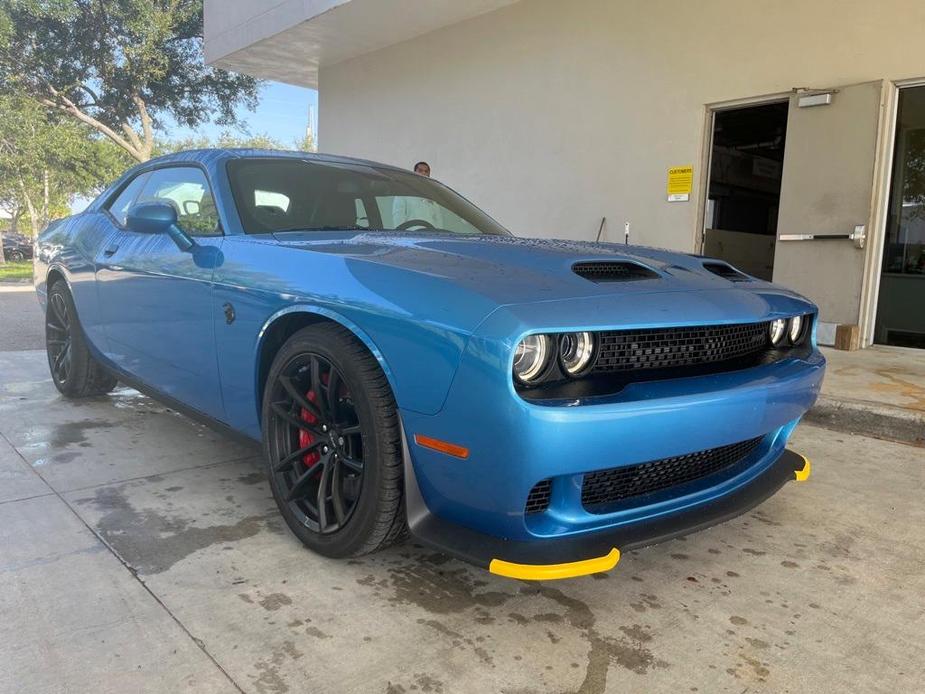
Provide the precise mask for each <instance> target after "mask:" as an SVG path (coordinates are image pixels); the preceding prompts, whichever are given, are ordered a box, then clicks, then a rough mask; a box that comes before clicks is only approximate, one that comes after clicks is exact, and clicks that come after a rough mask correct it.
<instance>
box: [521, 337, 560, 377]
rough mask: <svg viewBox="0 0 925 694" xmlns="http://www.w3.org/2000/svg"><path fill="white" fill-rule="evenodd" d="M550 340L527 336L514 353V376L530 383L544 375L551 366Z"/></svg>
mask: <svg viewBox="0 0 925 694" xmlns="http://www.w3.org/2000/svg"><path fill="white" fill-rule="evenodd" d="M551 351H552V350H551V349H550V340H549V337H547V336H546V335H527V337H525V338H524V339H523V340H521V341H520V344H519V345H517V351H516V352H514V376H516V377H517V380H519V381H521V382H523V383H530V382H531V381H535V380H536V379H537V378H539V377H540V376H542V375H543V372H544V371H545V370H546V366H547V365H548V364H549V356H550V352H551Z"/></svg>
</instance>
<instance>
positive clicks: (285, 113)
mask: <svg viewBox="0 0 925 694" xmlns="http://www.w3.org/2000/svg"><path fill="white" fill-rule="evenodd" d="M309 107H312V108H313V110H314V114H315V122H314V123H313V126H315V128H316V133H317V126H318V122H317V118H318V92H317V91H316V90H314V89H304V88H302V87H293V86H292V85H289V84H282V83H281V82H265V83H264V85H263V88H262V89H261V91H260V103H259V104H258V105H257V108H256V110H254V111H248V110H247V109H245V108H241V109H239V110H238V115H239V117H240V118H241V120H242V121H243V122H244V130H245V132H243V133H237V132H236V134H241V135H245V134H246V135H269V136H270V137H271V138H273V139H274V140H278V141H279V142H282V143H283V144H286V145H290V144H292V143H294V142H295V141H296V140H300V139H301V138H302V137H303V136H304V135H305V126H306V125H307V124H308V109H309ZM224 130H228V128H227V127H223V126H219V125H216V124H215V123H207V124H204V125H202V126H200V127H198V128H195V129H191V128H180V127H176V126H174V127H172V128H170V132H169V133H166V134H167V136H168V137H170V139H184V138H187V137H193V136H197V135H205V136H208V137H210V138H216V137H218V136H219V135H220V134H221V133H222V131H224Z"/></svg>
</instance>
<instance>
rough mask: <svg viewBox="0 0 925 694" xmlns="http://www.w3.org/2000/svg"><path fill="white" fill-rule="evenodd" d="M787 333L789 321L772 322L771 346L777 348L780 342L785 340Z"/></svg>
mask: <svg viewBox="0 0 925 694" xmlns="http://www.w3.org/2000/svg"><path fill="white" fill-rule="evenodd" d="M786 331H787V321H785V320H784V319H783V318H778V319H777V320H772V321H771V328H770V331H769V332H770V336H771V344H772V345H774V346H775V347H777V345H779V344H780V341H781V340H783V339H784V333H785V332H786Z"/></svg>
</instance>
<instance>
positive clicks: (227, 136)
mask: <svg viewBox="0 0 925 694" xmlns="http://www.w3.org/2000/svg"><path fill="white" fill-rule="evenodd" d="M212 147H231V148H244V149H281V150H287V149H288V150H298V151H300V152H314V151H315V141H314V138H312V136H311V135H310V134H307V135H306V136H305V137H304V138H301V139H299V140H297V141H295V142H293V143H292V145H286V144H285V143H282V142H280V141H279V140H277V139H275V138H272V137H270V136H269V135H267V134H265V133H259V134H257V135H236V134H235V133H233V132H231V131H227V130H226V131H225V132H223V133H222V134H221V135H219V136H218V137H217V138H216V139H214V140H210V139H209V138H208V137H201V136H200V137H188V138H184V139H181V140H171V141H169V142H165V143H163V144H162V145H160V146H159V147H158V148H157V154H169V153H171V152H182V151H184V150H188V149H209V148H212Z"/></svg>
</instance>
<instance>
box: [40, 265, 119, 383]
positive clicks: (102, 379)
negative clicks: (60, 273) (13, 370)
mask: <svg viewBox="0 0 925 694" xmlns="http://www.w3.org/2000/svg"><path fill="white" fill-rule="evenodd" d="M45 351H46V353H47V354H48V367H49V369H51V378H52V380H53V381H54V383H55V387H56V388H57V389H58V391H60V393H61V394H62V395H65V396H67V397H69V398H83V397H87V396H90V395H102V394H103V393H108V392H109V391H110V390H112V389H113V388H115V387H116V382H117V381H116V378H115V377H114V376H113V375H112V374H110V373H109V372H108V371H107V370H106V369H105V368H104V367H103V366H102V365H101V364H100V363H99V362H97V361H96V360H95V359H94V358H93V355H91V354H90V350H89V348H88V347H87V341H86V338H85V337H84V334H83V329H82V328H81V327H80V322H79V321H78V319H77V309H76V308H75V306H74V299H73V298H72V297H71V293H70V291H68V288H67V285H66V284H65V283H64V282H63V281H60V280H59V281H58V282H55V283H54V284H52V285H51V288H50V289H49V290H48V306H47V308H46V311H45Z"/></svg>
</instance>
